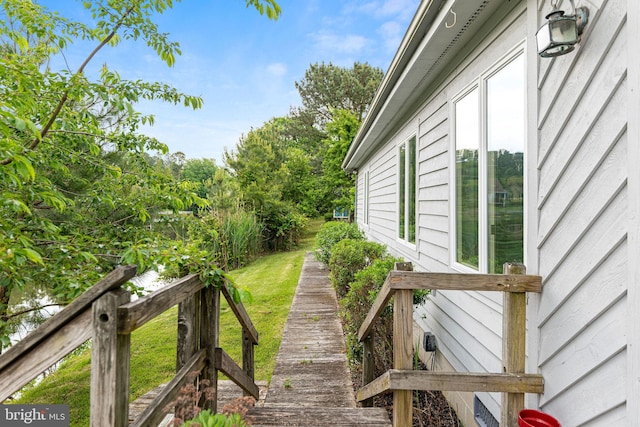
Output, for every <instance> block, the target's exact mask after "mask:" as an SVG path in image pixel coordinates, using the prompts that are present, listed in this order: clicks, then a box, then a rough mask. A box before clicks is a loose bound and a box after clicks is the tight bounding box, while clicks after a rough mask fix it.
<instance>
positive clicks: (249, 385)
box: [215, 348, 260, 399]
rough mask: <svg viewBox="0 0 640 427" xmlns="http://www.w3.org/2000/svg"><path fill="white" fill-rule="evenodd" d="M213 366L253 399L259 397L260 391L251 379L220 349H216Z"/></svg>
mask: <svg viewBox="0 0 640 427" xmlns="http://www.w3.org/2000/svg"><path fill="white" fill-rule="evenodd" d="M215 365H216V369H219V370H220V371H221V372H222V373H224V374H225V375H226V376H228V377H229V379H230V380H231V381H233V382H234V383H236V385H238V387H240V388H241V389H242V390H244V391H246V392H247V393H249V394H250V395H251V396H253V397H254V398H255V399H258V398H259V397H260V389H259V388H258V386H257V385H256V384H255V383H254V382H253V378H251V377H250V376H249V375H247V373H246V372H245V371H243V370H242V368H240V367H239V366H238V365H237V364H236V362H234V361H233V359H232V358H231V357H229V355H228V354H227V353H225V352H224V350H222V349H221V348H216V353H215Z"/></svg>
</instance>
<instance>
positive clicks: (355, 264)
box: [329, 239, 387, 298]
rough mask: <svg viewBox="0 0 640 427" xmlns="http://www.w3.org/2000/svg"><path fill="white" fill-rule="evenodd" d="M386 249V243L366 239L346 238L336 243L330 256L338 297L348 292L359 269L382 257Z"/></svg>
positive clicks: (330, 265) (332, 279)
mask: <svg viewBox="0 0 640 427" xmlns="http://www.w3.org/2000/svg"><path fill="white" fill-rule="evenodd" d="M386 251H387V250H386V247H385V246H384V245H382V244H380V243H375V242H369V241H366V240H353V239H344V240H341V241H339V242H338V243H336V244H335V245H334V246H333V248H332V250H331V258H329V270H330V271H331V272H330V273H329V278H330V279H331V282H332V283H333V286H334V288H335V289H336V294H337V295H338V298H342V297H344V296H345V295H346V294H347V291H349V285H350V283H351V282H353V280H354V276H355V274H356V273H357V272H358V271H360V270H362V269H363V268H365V267H367V266H369V265H371V263H372V262H373V261H374V260H376V259H379V258H382V257H383V256H384V255H385V253H386Z"/></svg>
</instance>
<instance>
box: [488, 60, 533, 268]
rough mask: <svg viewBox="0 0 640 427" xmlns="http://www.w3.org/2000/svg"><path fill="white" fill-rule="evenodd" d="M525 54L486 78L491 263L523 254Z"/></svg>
mask: <svg viewBox="0 0 640 427" xmlns="http://www.w3.org/2000/svg"><path fill="white" fill-rule="evenodd" d="M524 84H525V83H524V55H520V56H518V57H517V58H516V59H514V60H513V61H512V62H510V63H509V64H508V65H507V66H506V67H505V68H503V69H502V70H500V71H499V72H498V73H496V74H495V75H493V76H492V77H491V78H489V80H487V149H488V155H487V173H488V177H487V178H488V179H487V203H488V218H487V219H488V232H489V235H488V246H489V247H488V256H489V259H488V262H489V265H488V269H489V273H502V264H504V263H505V262H523V260H524V233H523V229H524V221H523V214H524V210H523V199H524V196H523V195H524V192H523V188H524V138H525V127H524V122H525V109H524V106H525V101H524V91H525V88H524Z"/></svg>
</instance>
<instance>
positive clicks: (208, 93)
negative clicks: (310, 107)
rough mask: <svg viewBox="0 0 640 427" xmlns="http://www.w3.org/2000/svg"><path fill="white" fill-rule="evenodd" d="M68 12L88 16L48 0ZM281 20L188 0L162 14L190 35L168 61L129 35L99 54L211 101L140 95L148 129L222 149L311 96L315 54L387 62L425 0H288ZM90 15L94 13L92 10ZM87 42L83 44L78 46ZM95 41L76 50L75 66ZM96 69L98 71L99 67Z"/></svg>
mask: <svg viewBox="0 0 640 427" xmlns="http://www.w3.org/2000/svg"><path fill="white" fill-rule="evenodd" d="M41 3H43V4H46V5H47V6H49V7H52V8H54V9H57V10H60V12H61V13H62V14H63V15H64V16H68V17H73V18H80V19H83V18H82V17H83V16H85V15H84V14H83V9H82V5H81V3H80V2H77V1H72V0H41ZM278 3H279V5H280V6H281V8H282V15H281V17H280V18H279V19H278V20H277V21H271V20H269V19H267V18H266V16H260V15H259V14H258V13H257V11H255V9H253V8H250V9H248V8H246V7H245V2H244V1H243V0H183V1H182V2H180V3H176V4H174V8H173V9H172V10H168V11H167V12H165V13H164V14H163V15H159V16H158V17H157V19H155V20H154V21H155V22H156V23H157V24H158V26H159V28H160V31H161V32H168V33H170V38H171V39H172V40H174V41H177V42H179V43H180V47H181V50H182V55H181V56H179V57H178V58H177V59H176V64H175V65H174V66H173V67H172V68H168V67H167V66H166V65H165V64H164V63H163V62H161V61H160V60H159V59H158V58H157V56H156V55H155V53H154V52H153V51H151V50H150V49H149V48H147V47H146V45H144V43H137V44H134V45H131V44H126V45H120V46H118V47H117V48H116V49H109V50H106V51H103V52H101V53H100V54H99V56H98V57H97V58H95V59H94V64H93V66H94V67H95V68H97V67H99V66H101V65H102V64H103V63H107V65H108V66H109V68H111V69H113V70H116V71H118V72H119V73H120V74H121V76H122V77H123V78H128V79H144V80H148V81H160V82H163V83H168V84H171V85H172V86H174V87H176V88H177V89H178V90H180V91H182V92H185V93H188V94H190V95H197V96H201V97H202V98H203V100H204V107H203V108H202V109H200V110H196V111H193V110H191V109H187V108H184V107H182V106H173V105H169V104H162V103H153V104H151V103H148V104H144V105H140V106H139V109H140V110H141V111H142V112H144V113H152V114H154V115H155V117H156V121H155V125H154V126H153V127H150V128H145V129H144V133H146V134H148V135H151V136H154V137H156V138H158V139H160V140H161V141H163V142H164V143H166V144H167V145H168V146H169V149H170V151H171V152H177V151H182V152H183V153H185V154H186V156H187V157H188V158H214V159H216V161H217V163H218V164H222V161H221V159H222V152H223V151H224V148H225V147H226V148H227V149H229V150H231V149H233V148H234V147H235V145H236V143H237V142H238V140H239V138H240V137H241V135H243V134H246V133H247V132H248V131H249V130H250V129H251V128H257V127H260V126H261V125H262V124H263V123H264V122H265V121H267V120H269V119H270V118H272V117H280V116H285V115H287V114H288V112H289V109H290V107H291V106H299V105H301V102H300V98H299V96H298V93H297V91H296V89H295V86H294V82H295V81H299V80H301V79H302V78H303V77H304V72H305V70H307V68H308V67H309V65H310V64H312V63H316V62H318V63H320V62H325V63H328V62H332V63H333V64H335V65H339V66H343V67H351V66H352V65H353V63H354V62H356V61H358V62H368V63H369V64H371V65H373V66H376V67H380V68H381V69H382V70H383V71H384V72H386V71H387V68H388V66H389V64H390V62H391V60H392V58H393V55H394V54H395V52H396V50H397V48H398V46H399V44H400V41H401V40H402V37H403V36H404V34H405V32H406V29H407V27H408V25H409V22H410V21H411V18H412V17H413V15H414V13H415V11H416V9H417V7H418V4H419V3H420V0H353V1H352V0H280V1H279V2H278ZM84 19H86V17H85V18H84ZM78 47H80V46H78ZM86 49H87V47H84V49H80V50H77V51H69V52H67V53H66V58H67V61H68V62H69V65H70V66H71V68H72V69H76V68H77V66H78V65H79V63H80V61H81V60H82V58H83V56H84V55H86ZM89 75H90V73H89Z"/></svg>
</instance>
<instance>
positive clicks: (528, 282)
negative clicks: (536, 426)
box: [356, 263, 544, 427]
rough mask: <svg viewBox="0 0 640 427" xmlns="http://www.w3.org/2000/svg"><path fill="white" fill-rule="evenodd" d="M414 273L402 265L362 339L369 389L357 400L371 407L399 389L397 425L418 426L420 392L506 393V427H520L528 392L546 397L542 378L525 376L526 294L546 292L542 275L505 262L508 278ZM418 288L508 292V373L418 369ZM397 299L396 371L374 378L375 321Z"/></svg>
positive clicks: (505, 357)
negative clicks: (415, 337)
mask: <svg viewBox="0 0 640 427" xmlns="http://www.w3.org/2000/svg"><path fill="white" fill-rule="evenodd" d="M399 268H402V269H404V270H410V265H409V266H407V265H406V263H400V265H396V270H394V271H392V272H390V273H389V275H388V276H387V279H386V281H385V283H384V285H383V287H382V289H381V290H380V293H379V294H378V297H377V299H376V300H375V302H374V304H373V306H372V307H371V310H370V311H369V314H368V315H367V317H366V319H365V321H364V322H363V324H362V326H361V328H360V331H359V334H358V338H359V340H360V341H361V342H363V344H364V352H363V354H364V357H363V387H362V388H361V389H360V390H358V392H357V393H356V398H357V400H358V401H360V402H364V403H363V404H364V405H370V404H371V402H372V400H371V399H372V398H373V397H374V396H376V395H378V394H380V393H383V392H385V391H389V390H391V391H393V425H394V426H396V427H401V426H410V425H412V413H413V407H412V406H413V405H412V392H413V391H414V390H441V391H467V392H475V391H483V392H502V393H503V399H502V417H501V423H500V425H502V426H515V425H518V421H517V419H518V412H519V411H520V410H521V409H523V408H524V393H542V392H543V391H544V381H543V378H542V376H541V375H537V374H525V373H524V372H525V343H526V292H541V290H542V280H541V278H540V277H539V276H531V275H525V274H524V273H525V271H524V266H523V265H521V264H505V268H504V271H505V273H508V274H504V275H500V274H494V275H487V274H446V273H444V274H443V273H422V272H414V271H399ZM416 289H431V290H463V291H500V292H503V293H504V301H503V322H502V325H503V327H502V340H503V351H502V353H503V354H502V365H503V372H502V373H466V372H462V373H458V372H431V371H414V370H413V357H412V356H413V342H412V341H413V291H414V290H416ZM392 297H393V369H391V370H389V371H387V372H386V373H384V374H383V375H381V376H380V377H378V378H376V379H374V378H373V366H372V363H373V359H372V357H371V354H373V348H374V347H373V345H374V343H373V342H374V337H373V336H372V330H373V326H374V322H375V321H376V319H377V318H378V317H379V316H380V314H381V313H382V311H383V310H384V308H385V307H386V306H387V304H388V303H389V301H390V300H391V298H392Z"/></svg>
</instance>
